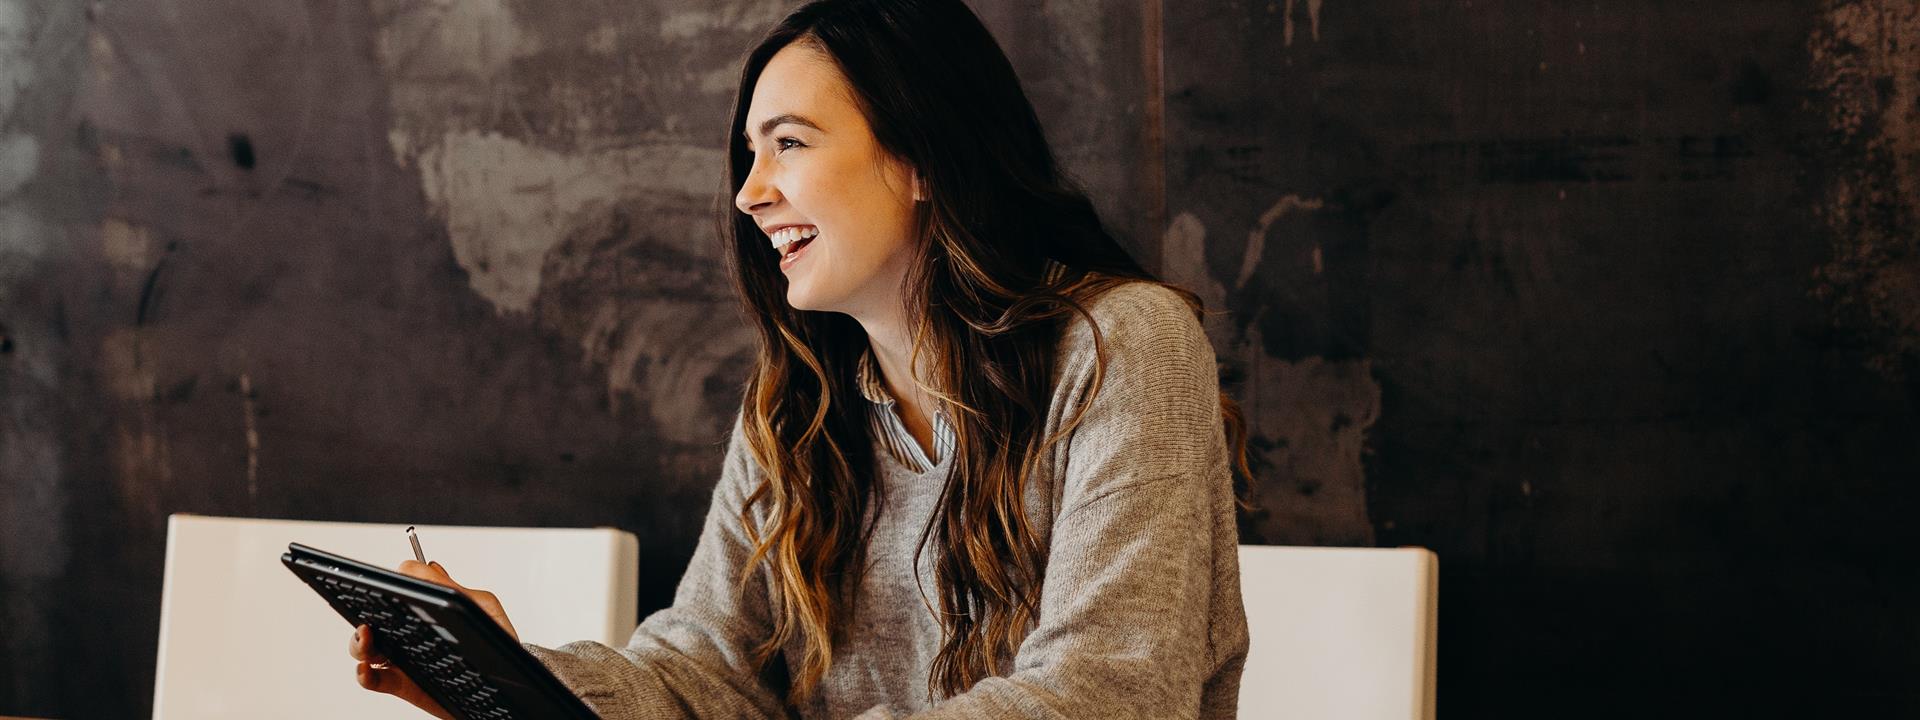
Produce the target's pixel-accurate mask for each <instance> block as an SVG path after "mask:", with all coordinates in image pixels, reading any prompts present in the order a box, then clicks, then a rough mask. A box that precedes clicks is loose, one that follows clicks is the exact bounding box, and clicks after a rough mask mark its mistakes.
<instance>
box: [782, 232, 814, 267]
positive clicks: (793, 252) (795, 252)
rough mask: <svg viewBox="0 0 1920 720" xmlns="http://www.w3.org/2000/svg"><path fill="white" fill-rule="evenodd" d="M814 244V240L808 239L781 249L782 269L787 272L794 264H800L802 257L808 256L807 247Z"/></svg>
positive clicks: (796, 241) (797, 241)
mask: <svg viewBox="0 0 1920 720" xmlns="http://www.w3.org/2000/svg"><path fill="white" fill-rule="evenodd" d="M812 244H813V238H806V239H804V240H795V241H794V242H793V243H792V244H790V245H787V246H786V247H784V248H781V253H782V254H781V255H780V269H781V270H785V269H787V268H790V267H793V264H794V263H797V262H800V256H801V255H804V254H806V252H807V246H808V245H812Z"/></svg>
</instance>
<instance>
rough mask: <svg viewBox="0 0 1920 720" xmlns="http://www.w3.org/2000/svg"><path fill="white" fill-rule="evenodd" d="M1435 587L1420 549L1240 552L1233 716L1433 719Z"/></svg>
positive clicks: (1248, 548)
mask: <svg viewBox="0 0 1920 720" xmlns="http://www.w3.org/2000/svg"><path fill="white" fill-rule="evenodd" d="M1439 578H1440V560H1439V557H1438V556H1436V555H1435V554H1434V553H1433V551H1431V550H1427V549H1425V548H1399V549H1374V548H1320V547H1274V546H1257V545H1242V546H1240V591H1241V598H1242V600H1243V601H1244V602H1245V604H1246V609H1247V630H1248V632H1249V633H1250V635H1251V637H1252V645H1251V647H1250V648H1249V649H1248V651H1247V667H1246V671H1245V673H1244V674H1243V675H1242V676H1241V679H1240V717H1242V718H1248V719H1250V720H1264V719H1266V718H1340V719H1341V720H1432V718H1433V716H1434V700H1435V698H1434V678H1435V669H1434V659H1435V649H1436V648H1437V647H1438V644H1437V637H1438V633H1437V627H1436V624H1437V622H1438V619H1439V615H1438V612H1439V588H1440V585H1439V583H1440V579H1439Z"/></svg>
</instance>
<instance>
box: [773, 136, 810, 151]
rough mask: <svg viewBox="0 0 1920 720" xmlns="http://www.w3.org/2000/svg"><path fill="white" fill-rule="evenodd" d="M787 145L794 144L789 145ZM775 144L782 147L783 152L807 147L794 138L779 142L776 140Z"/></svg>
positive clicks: (783, 139) (781, 139)
mask: <svg viewBox="0 0 1920 720" xmlns="http://www.w3.org/2000/svg"><path fill="white" fill-rule="evenodd" d="M787 143H793V144H792V145H788V144H787ZM774 144H775V145H778V146H780V150H781V151H783V152H784V151H785V150H787V149H788V148H796V147H806V145H805V144H804V143H801V142H800V141H799V140H795V139H793V138H780V139H779V140H775V141H774Z"/></svg>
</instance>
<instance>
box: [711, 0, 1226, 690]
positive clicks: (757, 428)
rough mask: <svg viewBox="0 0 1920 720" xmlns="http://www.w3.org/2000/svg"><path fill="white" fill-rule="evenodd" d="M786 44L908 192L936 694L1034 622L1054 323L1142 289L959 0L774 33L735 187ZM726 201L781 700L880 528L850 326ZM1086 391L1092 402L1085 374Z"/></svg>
mask: <svg viewBox="0 0 1920 720" xmlns="http://www.w3.org/2000/svg"><path fill="white" fill-rule="evenodd" d="M796 42H800V43H808V44H810V45H811V46H812V47H814V48H816V49H818V50H820V51H821V52H822V53H823V54H825V55H826V56H827V57H829V58H831V59H832V60H833V61H834V62H835V63H836V65H837V66H838V68H839V69H840V71H841V73H842V75H843V76H844V77H845V78H846V79H847V81H848V84H849V86H850V90H851V93H852V95H853V97H854V98H855V100H856V103H857V104H858V105H859V106H860V109H861V111H862V113H863V114H864V116H865V117H866V119H867V121H868V124H869V125H870V126H871V127H872V128H873V133H874V135H875V137H876V138H877V139H878V141H879V143H880V146H881V147H882V148H884V149H885V151H887V152H889V153H891V154H892V155H893V156H895V157H897V158H899V159H901V160H904V161H905V162H907V163H908V164H910V165H911V166H913V167H914V168H916V169H917V170H918V171H919V174H920V177H921V178H923V179H924V180H925V183H926V202H923V203H918V204H917V205H916V207H917V210H916V218H915V223H916V227H917V230H918V234H917V235H916V237H918V238H919V239H920V241H919V243H918V244H917V251H916V252H917V256H916V260H915V262H914V263H913V264H912V269H911V270H910V271H909V272H908V276H907V278H906V279H905V281H904V284H903V287H902V288H901V290H902V292H901V296H902V298H903V300H904V302H905V304H906V308H907V317H909V318H910V324H911V329H912V335H913V338H914V351H913V361H912V362H910V363H909V365H908V366H909V367H915V368H920V367H925V368H927V372H928V377H927V378H926V379H925V382H924V383H923V384H922V387H921V389H922V390H923V391H924V392H926V393H928V394H929V396H930V397H932V398H933V402H934V404H935V405H936V406H937V407H938V408H939V409H941V410H942V411H944V412H945V414H946V416H947V417H948V418H949V422H950V424H951V427H952V429H953V432H954V444H953V450H952V460H951V466H950V470H949V473H948V475H947V477H946V479H945V484H944V486H943V488H942V491H941V495H940V499H939V502H938V505H937V506H936V508H935V510H934V512H933V515H932V516H931V517H930V518H929V519H928V522H927V525H926V527H925V528H924V530H923V532H922V534H921V537H920V544H919V548H920V550H919V551H920V552H930V553H932V555H933V567H934V574H935V576H936V577H935V581H936V583H935V584H936V586H937V589H938V593H937V603H938V609H937V611H936V612H935V614H936V615H937V616H938V618H939V620H940V623H941V626H942V628H943V630H944V632H943V639H942V642H941V647H940V650H939V652H938V654H937V655H936V657H935V659H934V662H933V667H932V670H931V673H930V676H929V677H928V678H927V683H928V692H929V694H930V695H931V694H936V693H937V694H938V695H939V696H942V697H946V696H952V695H955V694H958V693H961V692H964V691H966V690H967V688H969V687H971V686H972V685H973V684H974V683H975V682H976V681H978V680H980V679H981V678H984V677H988V676H992V675H997V674H1001V673H1002V672H1004V671H1006V670H1008V668H1005V667H1002V663H1001V658H1002V657H1003V656H1011V655H1012V654H1013V652H1014V650H1015V649H1016V648H1017V647H1018V645H1019V643H1020V641H1021V639H1022V638H1024V637H1025V635H1026V633H1027V631H1028V630H1029V629H1030V627H1031V625H1032V624H1033V623H1034V621H1035V620H1036V619H1037V614H1038V610H1039V597H1040V586H1041V582H1042V579H1043V578H1044V576H1045V572H1046V563H1047V551H1046V547H1045V546H1044V545H1043V544H1042V542H1041V540H1040V539H1039V538H1038V537H1037V536H1036V533H1035V531H1034V529H1033V527H1032V526H1031V525H1030V523H1029V521H1028V518H1027V516H1026V513H1025V509H1024V505H1023V498H1024V496H1025V491H1026V488H1027V486H1028V484H1029V483H1030V482H1034V481H1035V478H1034V477H1033V472H1034V468H1035V463H1036V461H1037V460H1038V459H1040V458H1042V457H1044V456H1045V455H1046V453H1047V451H1048V449H1049V448H1050V447H1052V446H1053V445H1054V443H1056V442H1058V441H1059V440H1060V439H1061V438H1062V437H1063V436H1065V435H1067V434H1068V433H1069V432H1071V430H1072V429H1073V427H1074V426H1075V425H1076V424H1077V423H1078V420H1079V415H1078V414H1076V415H1074V416H1073V417H1072V418H1071V419H1070V420H1068V421H1067V422H1066V424H1065V425H1064V426H1063V427H1062V428H1061V429H1060V430H1059V431H1058V432H1056V433H1054V434H1053V435H1051V436H1048V437H1042V436H1041V432H1042V430H1043V429H1044V427H1045V423H1046V420H1047V417H1048V411H1049V403H1050V400H1051V394H1052V390H1053V387H1052V383H1053V370H1054V359H1055V352H1056V351H1057V349H1058V346H1059V338H1060V337H1061V334H1062V331H1063V329H1064V328H1065V327H1066V326H1067V324H1068V322H1069V321H1070V320H1071V319H1072V318H1073V317H1076V316H1077V317H1081V318H1084V319H1086V320H1087V322H1088V323H1089V324H1090V325H1091V324H1092V318H1091V317H1090V316H1089V315H1088V314H1087V312H1086V310H1085V307H1086V304H1087V302H1088V301H1089V300H1091V299H1092V298H1093V297H1095V296H1097V295H1099V294H1100V293H1101V292H1104V291H1106V290H1108V289H1110V288H1112V287H1114V286H1116V285H1119V284H1122V283H1126V282H1134V281H1146V282H1155V283H1159V282H1160V281H1159V280H1158V279H1156V278H1155V277H1154V276H1153V275H1152V274H1151V273H1149V272H1147V271H1146V270H1145V269H1144V268H1142V267H1141V266H1140V265H1139V264H1138V263H1136V262H1135V261H1134V260H1133V259H1132V258H1131V257H1130V256H1128V254H1127V252H1126V251H1125V250H1124V249H1123V248H1122V247H1121V246H1120V244H1119V243H1118V242H1117V241H1115V239H1114V237H1113V236H1112V234H1111V233H1109V232H1108V231H1107V230H1106V228H1105V227H1104V226H1103V225H1102V223H1101V222H1100V219H1099V217H1098V215H1097V214H1096V213H1095V211H1094V209H1093V205H1092V203H1091V202H1089V201H1088V199H1087V197H1086V195H1085V193H1084V192H1082V191H1080V190H1079V189H1077V188H1076V187H1075V186H1074V184H1073V183H1072V182H1071V181H1070V180H1069V179H1067V178H1066V177H1065V176H1064V175H1063V174H1062V173H1061V172H1060V170H1059V168H1058V166H1057V164H1056V162H1055V159H1054V156H1053V153H1052V151H1051V149H1049V147H1048V146H1047V142H1046V138H1045V136H1044V135H1043V134H1042V131H1041V126H1040V122H1039V120H1038V118H1037V117H1036V116H1035V115H1034V112H1033V107H1032V104H1031V103H1030V102H1028V100H1027V97H1026V95H1025V93H1024V92H1023V91H1022V90H1021V88H1020V83H1019V80H1018V78H1017V76H1016V75H1015V74H1014V70H1013V67H1012V65H1011V64H1010V63H1008V61H1007V58H1006V56H1005V54H1004V53H1002V52H1001V50H1000V47H999V45H998V44H997V43H996V42H995V41H994V39H993V37H992V35H991V34H989V33H988V31H987V29H986V28H985V27H984V26H982V25H981V23H980V21H979V19H978V18H976V17H975V16H974V14H973V13H972V11H970V10H968V9H967V7H966V6H965V5H963V4H962V3H960V2H959V1H958V0H821V1H819V2H813V3H810V4H808V5H806V6H804V7H802V8H800V9H799V10H796V11H795V12H794V13H793V14H791V15H790V16H788V17H787V18H786V19H785V20H784V21H782V22H781V23H780V24H779V25H778V26H776V27H774V28H773V30H771V31H770V32H769V33H768V34H767V36H766V38H765V39H764V40H762V41H761V43H760V44H759V45H758V46H756V47H755V48H754V49H753V50H752V51H751V53H750V54H749V55H748V57H747V61H746V64H745V67H744V69H743V70H742V71H741V76H740V85H739V92H738V95H737V99H736V101H735V104H734V111H733V122H732V126H731V128H730V131H729V132H728V148H729V149H728V160H729V163H728V164H729V171H730V176H729V179H730V183H731V188H732V190H733V192H734V193H736V194H737V193H738V192H739V190H740V188H741V186H742V185H743V184H744V183H745V181H746V178H747V175H748V173H749V171H750V170H751V167H752V163H753V155H752V153H751V151H749V150H748V149H747V148H746V145H745V141H744V139H743V131H744V130H745V129H746V128H745V123H746V113H747V109H748V103H749V101H750V99H751V98H752V95H753V90H754V86H755V83H756V82H757V81H758V80H759V77H760V74H761V72H762V70H763V69H764V68H765V67H766V65H767V63H768V61H769V60H771V58H772V57H773V55H774V54H775V53H777V52H779V51H780V50H781V49H782V48H784V47H786V46H788V45H789V44H792V43H796ZM723 213H724V215H725V218H724V220H723V223H724V232H725V234H726V235H727V240H728V241H729V242H728V245H729V246H728V248H727V249H728V252H727V253H726V254H727V257H728V259H729V262H730V265H731V267H732V271H733V277H734V280H735V283H736V286H737V289H738V291H739V293H740V298H741V301H742V303H744V305H745V307H746V308H747V311H748V313H747V314H748V316H749V320H750V322H751V323H752V324H753V325H754V326H755V327H756V329H757V330H758V331H759V338H760V343H759V353H758V361H757V362H756V363H755V365H754V370H753V373H752V375H751V377H750V378H749V379H748V381H747V384H746V389H745V393H744V395H745V396H744V399H743V412H742V414H743V427H744V432H745V435H746V440H747V443H748V446H749V447H750V448H751V450H752V453H753V457H754V460H755V462H756V463H757V464H758V465H759V467H760V469H761V471H762V474H763V476H764V477H763V480H762V482H761V483H760V484H759V485H758V486H757V487H755V488H754V489H753V491H752V492H751V493H750V494H749V496H748V497H747V499H746V501H745V503H744V504H743V505H742V507H741V508H740V519H741V522H742V523H743V524H744V525H745V526H746V528H747V532H748V533H749V536H750V537H751V538H752V540H753V542H754V543H755V548H754V553H753V558H752V560H751V562H749V563H748V570H747V573H748V574H751V573H754V572H758V571H759V569H760V567H761V563H765V564H766V567H767V568H768V569H770V570H771V576H772V583H773V588H772V592H773V594H774V596H775V603H774V607H773V609H772V616H773V635H772V636H771V637H769V638H767V639H766V641H765V642H764V643H763V644H762V645H761V646H760V647H759V648H758V657H757V659H758V661H759V662H760V663H761V664H762V665H763V666H764V665H765V664H766V663H767V662H769V661H771V660H772V659H773V658H774V656H775V655H777V654H778V653H779V652H780V650H781V648H782V647H783V646H785V644H786V643H787V642H788V641H789V640H794V639H798V640H799V641H800V644H801V646H802V647H803V648H804V650H803V652H802V657H799V658H791V659H790V660H792V661H793V665H794V667H795V669H796V672H795V673H793V675H792V677H791V686H790V688H789V692H788V701H789V702H795V703H798V702H801V701H804V700H806V699H808V698H810V697H811V696H812V695H813V693H814V692H815V690H816V689H817V688H818V685H819V682H820V680H821V679H822V678H823V677H824V676H825V674H826V672H827V669H828V667H829V666H830V665H831V664H832V662H833V648H834V645H835V639H836V635H835V633H836V630H837V629H838V628H839V624H838V623H837V621H838V620H840V619H843V618H845V617H846V615H847V613H848V612H849V611H850V606H849V603H850V598H851V596H852V594H853V592H854V590H855V588H856V587H857V586H858V584H859V581H860V577H859V573H860V568H861V567H863V566H864V560H865V548H866V543H867V540H868V538H869V536H870V535H871V533H872V530H873V522H874V520H876V519H877V513H874V512H872V511H871V510H872V508H873V507H874V506H875V504H876V503H878V502H880V496H881V494H882V493H883V492H884V488H883V487H881V486H880V484H879V483H878V482H877V481H876V476H877V468H875V467H874V465H873V463H874V454H873V451H874V442H873V438H872V437H871V436H870V435H869V425H868V420H867V418H868V415H867V414H868V413H869V412H871V411H872V410H871V404H870V403H869V402H867V401H866V400H865V398H864V397H863V396H861V395H860V393H859V390H858V388H857V385H856V383H855V373H856V368H857V363H858V361H859V358H860V356H861V354H862V353H863V352H864V351H865V349H866V343H867V337H866V333H865V331H864V330H863V329H862V328H861V327H860V325H859V324H858V323H857V322H855V321H854V320H853V319H852V318H851V317H848V316H846V315H843V314H838V313H830V312H807V311H798V310H795V309H793V308H791V307H789V306H788V305H787V304H786V301H785V298H786V278H785V277H784V276H783V275H782V274H781V273H780V272H779V271H778V270H777V266H776V262H777V260H778V253H777V252H775V251H774V250H772V249H771V248H770V247H769V246H768V243H767V242H766V241H765V239H764V238H763V237H762V234H761V232H760V230H759V228H758V226H757V225H755V223H754V222H753V220H752V218H751V217H749V216H747V215H744V214H741V213H738V212H735V211H733V209H732V208H731V207H730V206H729V207H727V208H726V209H725V210H724V211H723ZM1050 268H1057V269H1058V271H1056V272H1049V269H1050ZM1162 284H1164V283H1162ZM1174 289H1175V290H1177V291H1178V292H1179V293H1180V294H1181V296H1182V297H1184V298H1186V300H1187V302H1188V304H1189V305H1190V306H1191V307H1192V308H1193V309H1194V312H1195V314H1196V316H1197V315H1199V314H1201V313H1202V312H1203V311H1204V308H1202V306H1201V303H1200V301H1199V298H1198V297H1197V296H1195V295H1193V294H1192V293H1190V292H1186V291H1184V290H1180V289H1178V288H1174ZM1093 329H1094V341H1095V347H1096V350H1099V349H1100V348H1101V342H1100V334H1099V329H1098V327H1097V326H1096V327H1094V328H1093ZM1102 352H1103V351H1102ZM923 358H924V360H925V364H924V365H923V364H922V359H923ZM915 382H921V381H920V380H916V381H915ZM1094 383H1095V386H1094V390H1093V393H1094V394H1097V392H1098V384H1099V373H1098V372H1096V374H1095V380H1094ZM1220 406H1221V410H1222V417H1223V421H1224V422H1225V423H1226V431H1227V434H1228V438H1229V440H1230V442H1231V444H1232V446H1233V450H1234V452H1235V459H1236V467H1237V468H1238V469H1239V471H1240V472H1241V474H1242V476H1243V477H1244V476H1245V475H1246V463H1245V447H1246V443H1245V430H1244V427H1245V426H1244V422H1243V421H1242V420H1241V417H1240V413H1239V411H1238V408H1237V406H1236V405H1234V403H1233V402H1232V400H1230V399H1229V398H1228V397H1227V396H1226V395H1225V394H1222V395H1221V397H1220ZM1082 410H1083V411H1084V406H1083V407H1082ZM756 507H759V508H761V510H762V511H763V513H764V519H763V520H757V519H756V516H755V513H754V509H755V508H756ZM915 559H916V562H915V567H918V566H919V563H918V559H919V557H918V554H916V558H915ZM746 577H747V576H746V575H743V576H742V581H743V582H744V581H745V579H746Z"/></svg>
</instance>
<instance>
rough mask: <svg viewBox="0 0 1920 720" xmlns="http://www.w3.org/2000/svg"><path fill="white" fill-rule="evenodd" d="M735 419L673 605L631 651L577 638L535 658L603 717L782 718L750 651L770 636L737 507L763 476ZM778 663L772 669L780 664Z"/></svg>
mask: <svg viewBox="0 0 1920 720" xmlns="http://www.w3.org/2000/svg"><path fill="white" fill-rule="evenodd" d="M752 468H753V461H752V459H751V455H750V453H749V452H748V450H747V446H746V441H745V439H744V437H743V436H742V435H741V429H740V425H739V422H738V421H737V419H736V422H735V425H734V430H733V436H732V439H731V441H730V442H729V444H728V448H727V456H726V462H725V467H724V469H723V470H722V472H721V477H720V482H719V484H718V485H717V486H716V487H715V488H714V491H713V500H712V504H711V505H710V506H709V507H708V508H707V519H706V524H705V527H704V528H703V529H702V530H701V533H700V540H699V544H698V545H697V546H696V547H695V549H694V553H693V559H692V561H691V562H689V563H688V565H687V572H686V574H685V575H683V576H682V577H681V580H680V586H679V589H678V590H677V591H676V592H675V595H674V600H673V605H672V607H668V608H666V609H663V610H660V611H658V612H655V613H653V614H652V615H650V616H648V617H647V619H646V620H645V621H644V622H642V623H640V626H639V627H638V628H635V629H634V631H633V636H632V637H631V638H630V639H629V640H628V641H627V644H626V646H625V647H622V648H613V647H609V646H607V645H603V644H600V643H597V642H584V641H583V642H573V643H568V644H566V645H563V646H561V647H559V648H554V649H548V648H544V647H540V646H538V645H532V644H528V645H526V648H527V650H528V651H530V652H532V653H533V655H534V657H536V658H538V659H539V660H540V662H541V663H542V664H544V665H546V666H547V668H548V669H549V670H552V671H553V673H554V675H556V676H557V677H559V678H560V681H561V682H562V683H564V684H565V685H566V686H567V688H568V689H570V690H572V691H573V692H574V694H576V695H579V696H580V698H581V699H582V700H585V701H586V703H587V705H588V706H589V707H591V708H593V710H594V712H596V713H598V714H599V715H600V716H601V717H602V718H605V719H606V720H624V719H626V718H649V719H651V718H677V717H698V718H765V717H777V716H781V715H782V714H784V711H783V710H782V702H781V700H780V699H779V697H778V695H777V693H776V691H775V690H773V689H772V688H769V687H768V686H767V684H766V683H765V682H763V680H762V678H761V676H760V675H759V674H758V672H757V670H756V668H755V667H754V664H753V650H754V648H755V647H757V646H758V644H759V642H760V641H761V640H762V639H764V638H766V637H769V636H770V635H771V634H772V632H771V624H770V621H769V619H768V614H767V606H766V597H767V594H766V593H767V584H766V578H765V576H764V575H762V574H761V573H758V572H756V573H755V574H753V575H752V576H750V577H749V579H748V581H747V582H746V583H745V584H744V585H743V584H742V583H741V582H740V581H739V579H740V571H741V568H742V567H744V566H745V565H746V562H747V559H748V557H750V556H751V554H752V551H753V547H752V545H751V544H750V542H749V541H748V539H747V536H746V533H745V531H744V529H743V528H742V526H741V524H740V517H739V509H740V506H741V502H742V501H743V500H744V499H745V498H746V495H747V494H748V492H750V490H751V488H752V486H753V485H752V484H753V483H755V482H757V477H758V473H757V472H756V471H754V470H753V469H752ZM778 662H779V661H778V660H776V661H775V664H778Z"/></svg>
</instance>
